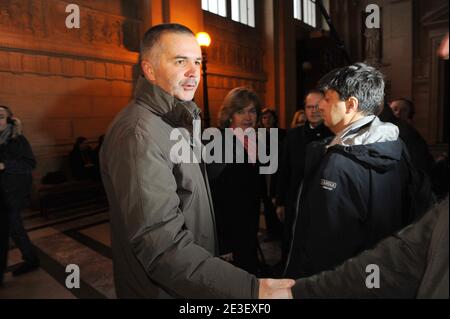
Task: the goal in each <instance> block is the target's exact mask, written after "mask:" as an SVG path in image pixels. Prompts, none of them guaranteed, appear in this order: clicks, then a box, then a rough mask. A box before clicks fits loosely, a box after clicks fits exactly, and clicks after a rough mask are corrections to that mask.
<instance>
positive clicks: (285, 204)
mask: <svg viewBox="0 0 450 319" xmlns="http://www.w3.org/2000/svg"><path fill="white" fill-rule="evenodd" d="M322 98H323V94H322V92H320V91H318V90H311V91H309V92H308V93H307V94H306V97H305V107H304V108H305V115H306V119H307V121H306V123H305V125H302V126H299V127H296V128H293V129H291V130H289V131H288V132H287V135H286V138H285V140H284V145H283V150H282V156H281V161H280V170H279V175H278V183H277V191H276V205H277V215H278V218H279V219H280V220H281V221H282V222H283V237H282V256H281V264H282V266H284V265H285V263H286V259H287V254H288V252H289V245H290V243H291V239H292V223H293V219H294V216H295V204H296V195H297V192H298V189H299V186H300V184H301V182H302V180H303V176H304V168H305V155H306V146H307V145H308V144H309V143H311V142H313V141H318V140H322V139H324V138H326V137H329V136H332V135H333V133H331V131H330V130H329V129H328V128H327V127H326V126H325V125H324V124H323V120H322V116H321V114H320V112H319V110H318V106H319V102H320V100H321V99H322Z"/></svg>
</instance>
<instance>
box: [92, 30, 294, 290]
mask: <svg viewBox="0 0 450 319" xmlns="http://www.w3.org/2000/svg"><path fill="white" fill-rule="evenodd" d="M201 60H202V55H201V50H200V47H199V46H198V44H197V42H196V39H195V36H194V34H193V33H192V31H191V30H189V29H188V28H186V27H184V26H182V25H178V24H163V25H157V26H154V27H152V28H151V29H149V30H148V31H147V32H146V34H145V36H144V40H143V42H142V47H141V68H142V73H143V75H142V76H140V77H139V79H138V82H137V84H136V90H135V98H134V100H132V101H131V103H130V104H129V105H128V107H126V108H125V109H124V110H122V111H121V112H120V113H119V114H118V115H117V117H116V118H115V120H114V121H113V123H112V124H111V126H110V128H109V130H108V132H107V134H106V137H105V141H104V144H103V146H102V150H101V154H100V161H101V173H102V178H103V182H104V185H105V189H106V193H107V195H108V200H109V203H110V207H111V208H110V215H111V236H112V250H113V262H114V277H115V285H116V291H117V296H118V297H119V298H258V297H260V298H268V297H275V298H283V297H289V296H290V290H289V289H288V288H290V286H292V284H293V283H294V282H293V281H292V280H273V279H260V280H258V279H257V278H256V277H254V276H253V275H251V274H249V273H247V272H245V271H243V270H241V269H239V268H236V267H234V266H232V265H231V264H229V263H227V262H225V261H223V260H222V259H220V258H217V257H214V256H215V255H216V253H217V242H216V238H215V237H216V234H215V224H214V219H213V212H212V204H211V203H212V202H211V197H210V192H209V187H208V182H207V179H206V176H205V171H204V166H203V164H202V163H200V164H198V163H192V164H186V163H179V164H176V163H173V161H172V160H171V156H170V151H171V148H172V146H173V145H174V143H176V141H171V140H170V134H171V132H172V130H173V129H175V128H184V129H187V131H189V132H190V134H192V127H193V123H192V121H193V120H194V119H199V109H198V107H197V106H196V105H195V104H194V103H193V102H191V100H192V99H193V97H194V93H195V91H196V89H197V86H198V83H199V79H200V66H201ZM186 139H187V140H188V141H189V139H190V137H189V136H186Z"/></svg>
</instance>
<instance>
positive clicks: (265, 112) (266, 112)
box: [261, 107, 278, 127]
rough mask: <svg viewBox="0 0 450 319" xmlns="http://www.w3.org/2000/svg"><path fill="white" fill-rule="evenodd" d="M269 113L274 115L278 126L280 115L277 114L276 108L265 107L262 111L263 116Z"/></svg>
mask: <svg viewBox="0 0 450 319" xmlns="http://www.w3.org/2000/svg"><path fill="white" fill-rule="evenodd" d="M268 113H270V114H271V115H272V118H273V125H274V127H278V116H277V113H276V112H275V110H273V109H271V108H269V107H265V108H263V109H262V111H261V117H262V116H263V115H265V114H268Z"/></svg>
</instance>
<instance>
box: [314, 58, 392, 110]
mask: <svg viewBox="0 0 450 319" xmlns="http://www.w3.org/2000/svg"><path fill="white" fill-rule="evenodd" d="M318 87H319V89H320V90H321V91H322V92H325V91H327V90H333V91H336V92H337V93H338V94H339V98H340V99H341V101H346V100H347V99H348V98H350V97H352V96H353V97H355V98H357V99H358V102H359V105H358V110H359V111H360V112H362V113H363V114H365V115H371V114H377V113H378V112H379V110H380V106H381V103H383V98H384V79H383V74H382V73H381V72H380V71H378V70H377V69H375V68H374V67H371V66H369V65H367V64H365V63H355V64H353V65H350V66H346V67H343V68H340V69H336V70H333V71H331V72H330V73H328V74H327V75H325V76H324V77H323V78H322V79H320V81H319V86H318Z"/></svg>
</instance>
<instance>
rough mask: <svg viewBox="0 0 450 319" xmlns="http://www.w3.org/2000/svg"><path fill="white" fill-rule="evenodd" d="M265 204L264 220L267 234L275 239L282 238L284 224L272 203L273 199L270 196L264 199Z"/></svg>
mask: <svg viewBox="0 0 450 319" xmlns="http://www.w3.org/2000/svg"><path fill="white" fill-rule="evenodd" d="M263 203H264V219H265V220H266V226H267V233H268V235H269V236H270V237H272V238H273V239H278V238H281V235H282V228H283V226H282V224H281V222H280V220H279V219H278V216H277V212H276V208H275V206H274V205H273V203H272V199H271V198H269V196H264V197H263Z"/></svg>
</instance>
